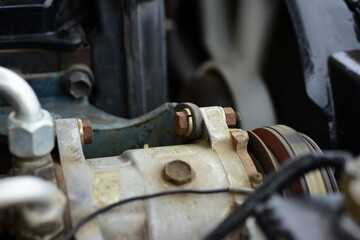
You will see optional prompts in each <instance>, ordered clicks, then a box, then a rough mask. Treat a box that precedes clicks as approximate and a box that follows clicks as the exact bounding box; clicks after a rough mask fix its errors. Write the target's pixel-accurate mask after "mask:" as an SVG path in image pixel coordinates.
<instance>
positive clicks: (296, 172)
mask: <svg viewBox="0 0 360 240" xmlns="http://www.w3.org/2000/svg"><path fill="white" fill-rule="evenodd" d="M350 157H351V156H350V155H349V154H347V153H343V152H327V154H325V155H304V156H300V157H297V158H295V159H292V160H288V161H285V163H284V164H283V165H282V166H281V167H280V168H279V170H278V171H277V172H275V173H273V174H272V175H270V176H269V177H268V178H267V179H266V181H265V182H264V183H263V184H262V185H261V186H260V187H259V188H258V189H257V190H256V191H255V192H254V193H253V194H252V195H250V196H249V197H248V198H247V199H246V200H245V201H244V202H243V203H242V204H241V205H240V206H239V207H237V208H236V209H235V210H234V211H233V212H232V213H231V214H230V215H229V216H228V217H227V218H226V219H225V220H224V221H223V222H222V223H221V224H220V225H219V226H218V227H217V228H216V229H215V230H214V231H212V232H211V233H210V234H209V235H208V236H207V237H206V238H205V239H204V240H219V239H223V238H224V237H225V236H227V235H228V234H229V233H230V232H231V231H233V230H234V229H235V228H237V227H238V226H240V225H241V224H243V223H244V222H245V220H246V219H247V218H248V217H249V216H250V215H251V214H252V213H253V212H254V210H255V207H256V206H257V204H258V203H260V202H261V201H264V200H266V199H267V198H268V197H270V196H271V195H272V194H274V193H278V192H279V191H281V190H283V189H284V188H285V187H287V186H289V185H290V184H291V183H292V182H293V181H294V180H296V179H298V178H300V177H302V176H303V175H304V174H306V173H308V172H310V171H312V170H315V169H317V168H321V167H335V168H340V169H342V168H343V167H344V165H345V163H346V162H347V160H348V159H350Z"/></svg>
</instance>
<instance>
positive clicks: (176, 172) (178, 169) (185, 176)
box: [164, 160, 193, 186]
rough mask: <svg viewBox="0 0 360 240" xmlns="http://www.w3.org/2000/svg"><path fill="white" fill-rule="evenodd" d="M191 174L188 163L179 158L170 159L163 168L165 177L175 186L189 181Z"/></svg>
mask: <svg viewBox="0 0 360 240" xmlns="http://www.w3.org/2000/svg"><path fill="white" fill-rule="evenodd" d="M192 175H193V174H192V169H191V167H190V165H189V164H187V163H186V162H184V161H181V160H174V161H171V162H169V163H167V164H166V165H165V168H164V177H165V179H166V180H167V181H169V182H171V183H172V184H175V185H176V186H180V185H183V184H185V183H188V182H190V181H191V179H192Z"/></svg>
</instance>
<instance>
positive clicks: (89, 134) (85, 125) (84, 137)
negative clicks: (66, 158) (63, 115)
mask: <svg viewBox="0 0 360 240" xmlns="http://www.w3.org/2000/svg"><path fill="white" fill-rule="evenodd" d="M78 127H79V133H80V138H81V143H82V144H91V143H92V141H93V136H94V133H93V128H92V124H91V122H90V121H89V120H81V119H78Z"/></svg>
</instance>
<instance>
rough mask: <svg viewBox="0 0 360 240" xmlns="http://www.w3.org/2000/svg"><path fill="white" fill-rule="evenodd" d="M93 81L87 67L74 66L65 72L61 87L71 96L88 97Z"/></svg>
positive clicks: (81, 65)
mask: <svg viewBox="0 0 360 240" xmlns="http://www.w3.org/2000/svg"><path fill="white" fill-rule="evenodd" d="M93 80H94V77H93V74H92V72H91V70H90V68H89V67H88V66H86V65H83V64H76V65H73V66H72V67H70V68H69V69H68V70H67V71H66V72H65V74H64V76H63V85H64V86H65V88H66V89H67V91H68V92H69V93H70V95H71V96H73V97H74V98H82V97H86V96H89V95H90V93H91V90H92V85H93Z"/></svg>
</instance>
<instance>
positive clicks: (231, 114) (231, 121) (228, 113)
mask: <svg viewBox="0 0 360 240" xmlns="http://www.w3.org/2000/svg"><path fill="white" fill-rule="evenodd" d="M223 110H224V113H225V118H226V124H227V125H228V126H229V127H231V128H234V127H236V113H235V111H234V109H232V108H231V107H226V108H223Z"/></svg>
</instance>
